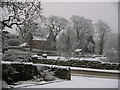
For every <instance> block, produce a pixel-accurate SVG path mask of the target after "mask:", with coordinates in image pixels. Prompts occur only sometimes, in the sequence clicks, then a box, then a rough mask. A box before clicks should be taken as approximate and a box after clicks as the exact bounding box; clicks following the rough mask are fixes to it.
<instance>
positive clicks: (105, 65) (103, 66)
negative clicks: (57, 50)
mask: <svg viewBox="0 0 120 90" xmlns="http://www.w3.org/2000/svg"><path fill="white" fill-rule="evenodd" d="M32 61H33V63H40V64H50V65H62V66H71V67H83V68H94V69H107V70H119V68H120V64H117V63H116V64H112V63H102V62H100V61H86V60H81V61H78V60H67V61H62V60H54V59H37V58H34V57H33V58H32Z"/></svg>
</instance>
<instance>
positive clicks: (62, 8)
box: [42, 2, 118, 32]
mask: <svg viewBox="0 0 120 90" xmlns="http://www.w3.org/2000/svg"><path fill="white" fill-rule="evenodd" d="M42 5H43V9H44V11H43V15H45V16H47V17H48V16H50V15H57V16H61V17H65V18H67V19H69V18H70V17H71V16H72V15H79V16H83V17H85V18H88V19H91V20H93V22H94V23H95V22H96V21H97V20H98V19H101V20H102V21H104V22H106V23H108V24H109V25H110V26H111V28H112V29H113V30H114V31H115V32H117V31H118V3H117V2H43V3H42Z"/></svg>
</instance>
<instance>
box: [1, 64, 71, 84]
mask: <svg viewBox="0 0 120 90" xmlns="http://www.w3.org/2000/svg"><path fill="white" fill-rule="evenodd" d="M51 72H53V74H52V75H50V74H51ZM70 73H71V72H70V69H67V68H57V67H48V66H40V67H38V66H36V65H33V64H23V63H20V64H18V63H11V64H2V80H4V81H6V83H7V84H9V85H13V84H14V83H15V82H18V81H26V80H31V79H35V77H36V78H37V79H41V81H48V80H55V77H58V78H61V79H67V80H70V79H71V75H70ZM50 76H51V77H50Z"/></svg>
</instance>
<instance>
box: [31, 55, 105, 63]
mask: <svg viewBox="0 0 120 90" xmlns="http://www.w3.org/2000/svg"><path fill="white" fill-rule="evenodd" d="M32 57H37V58H38V59H42V58H43V57H42V56H38V55H33V56H32ZM47 59H54V60H63V61H67V60H79V61H82V60H86V61H100V62H101V61H102V60H106V57H94V58H92V57H81V58H75V57H71V58H66V57H62V56H47Z"/></svg>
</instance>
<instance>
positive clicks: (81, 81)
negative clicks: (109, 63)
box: [26, 76, 118, 88]
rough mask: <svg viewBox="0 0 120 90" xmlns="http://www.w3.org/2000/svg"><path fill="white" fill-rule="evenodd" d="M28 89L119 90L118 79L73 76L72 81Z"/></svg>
mask: <svg viewBox="0 0 120 90" xmlns="http://www.w3.org/2000/svg"><path fill="white" fill-rule="evenodd" d="M26 88H118V80H117V79H106V78H93V77H81V76H72V80H71V81H62V82H57V83H51V84H45V85H37V86H30V87H26Z"/></svg>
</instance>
